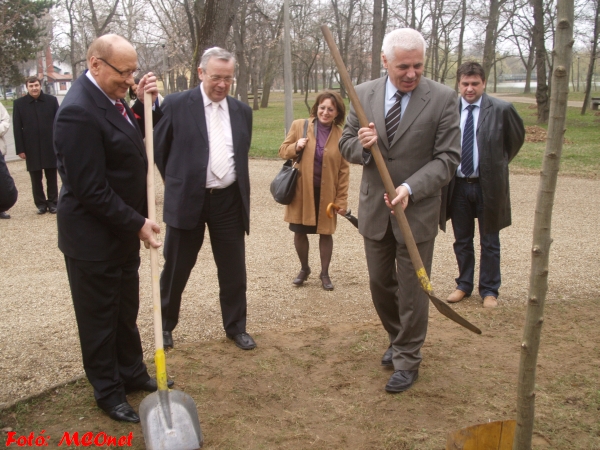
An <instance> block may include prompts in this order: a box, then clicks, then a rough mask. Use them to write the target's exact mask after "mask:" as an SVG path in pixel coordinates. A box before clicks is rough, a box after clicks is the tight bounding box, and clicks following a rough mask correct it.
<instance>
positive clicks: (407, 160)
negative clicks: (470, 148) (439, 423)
mask: <svg viewBox="0 0 600 450" xmlns="http://www.w3.org/2000/svg"><path fill="white" fill-rule="evenodd" d="M424 59H425V40H424V39H423V37H422V36H421V34H420V33H419V32H418V31H416V30H412V29H410V28H402V29H399V30H394V31H392V32H390V33H389V34H387V35H386V37H385V38H384V40H383V49H382V61H383V66H384V67H385V68H386V69H387V71H388V75H387V76H385V77H382V78H379V79H377V80H373V81H369V82H366V83H363V84H361V85H360V86H357V87H356V93H357V95H358V97H359V99H360V102H361V104H362V106H363V108H364V110H365V113H366V115H367V118H368V120H369V121H370V122H371V123H370V124H369V127H365V128H361V127H360V125H359V123H358V118H357V117H356V113H355V112H354V108H351V109H350V115H349V116H348V119H347V120H346V127H345V128H344V132H343V134H342V139H341V140H340V151H341V152H342V155H343V156H344V158H346V159H347V160H348V161H349V162H351V163H354V164H362V165H363V169H362V180H361V185H360V195H359V206H358V207H359V210H358V212H359V216H358V219H359V220H358V223H359V231H360V233H361V234H362V235H363V237H364V242H365V253H366V257H367V267H368V270H369V284H370V288H371V296H372V297H373V304H374V305H375V309H376V310H377V313H378V315H379V318H380V319H381V323H382V324H383V327H384V328H385V330H386V331H387V333H388V335H389V340H390V346H389V348H388V349H387V350H386V352H385V353H384V355H383V358H382V360H381V364H382V365H384V366H388V367H393V368H394V373H393V374H392V376H391V377H390V379H389V381H388V383H387V385H386V386H385V389H386V391H388V392H391V393H396V392H402V391H405V390H407V389H409V388H410V387H411V386H412V385H413V383H414V382H415V381H416V380H417V377H418V371H419V365H420V363H421V359H422V356H421V347H422V346H423V343H424V341H425V336H426V335H427V320H428V311H429V298H428V297H427V294H426V293H425V292H424V291H423V290H422V289H421V285H420V283H419V280H418V278H417V276H416V274H415V269H414V268H413V266H412V263H411V260H410V257H409V254H408V249H407V248H406V245H405V243H404V238H403V237H402V234H401V232H400V228H399V227H398V224H397V222H396V219H395V218H394V216H392V215H391V214H390V209H389V206H386V203H384V193H385V188H384V186H383V181H382V180H381V177H380V175H379V172H378V170H377V167H376V165H375V161H374V160H373V158H372V155H371V153H370V148H371V147H372V146H373V144H374V143H375V142H377V143H378V146H379V148H380V150H381V153H382V155H383V158H384V160H385V162H386V165H387V169H388V171H389V173H390V176H391V177H392V180H393V182H394V185H395V186H397V188H396V193H397V194H398V195H397V196H396V198H394V199H392V203H393V204H394V205H395V204H398V203H400V204H401V205H402V208H403V209H404V210H405V211H406V218H407V219H408V223H409V225H410V227H411V229H412V232H413V235H414V238H415V241H416V243H417V247H418V249H419V253H420V255H421V259H422V260H423V264H424V266H425V269H426V270H427V273H431V261H432V259H433V246H434V241H435V237H436V235H437V224H438V221H439V211H440V204H441V188H442V186H444V185H445V184H446V183H448V181H450V178H451V177H452V174H453V173H454V171H455V170H456V166H457V165H458V163H459V160H460V128H459V115H458V102H457V98H456V93H455V92H454V91H453V90H452V89H450V88H448V87H447V86H443V85H441V84H439V83H436V82H434V81H431V80H428V79H426V78H423V77H422V74H423V69H424V62H425V61H424Z"/></svg>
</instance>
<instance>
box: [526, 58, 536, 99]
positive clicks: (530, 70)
mask: <svg viewBox="0 0 600 450" xmlns="http://www.w3.org/2000/svg"><path fill="white" fill-rule="evenodd" d="M534 58H535V51H534V49H533V48H532V49H531V51H530V52H529V56H528V57H527V68H526V69H525V89H523V93H524V94H529V93H531V74H532V73H533V65H534V60H535V59H534Z"/></svg>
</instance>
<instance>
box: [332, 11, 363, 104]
mask: <svg viewBox="0 0 600 450" xmlns="http://www.w3.org/2000/svg"><path fill="white" fill-rule="evenodd" d="M357 3H358V2H357V0H348V12H347V13H346V14H343V13H342V11H340V7H339V1H338V0H331V6H333V14H334V17H335V28H336V34H337V39H338V48H339V50H340V54H341V55H342V59H343V60H344V63H345V64H346V65H348V51H349V49H350V40H351V38H352V26H351V25H352V16H353V14H354V7H355V6H356V4H357ZM340 95H341V96H342V98H346V89H345V88H344V84H343V83H340Z"/></svg>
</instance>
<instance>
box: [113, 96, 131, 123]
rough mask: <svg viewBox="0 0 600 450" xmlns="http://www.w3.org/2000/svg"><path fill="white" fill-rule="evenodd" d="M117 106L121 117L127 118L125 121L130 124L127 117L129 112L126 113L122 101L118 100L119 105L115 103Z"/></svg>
mask: <svg viewBox="0 0 600 450" xmlns="http://www.w3.org/2000/svg"><path fill="white" fill-rule="evenodd" d="M115 106H116V107H117V109H118V110H119V112H120V113H121V115H122V116H123V117H125V120H126V121H127V122H129V118H128V117H127V111H125V106H123V103H121V100H119V99H117V103H115Z"/></svg>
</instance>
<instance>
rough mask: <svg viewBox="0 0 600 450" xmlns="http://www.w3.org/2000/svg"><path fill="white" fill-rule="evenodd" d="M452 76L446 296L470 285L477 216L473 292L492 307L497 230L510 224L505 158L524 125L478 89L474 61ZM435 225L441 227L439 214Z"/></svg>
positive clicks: (457, 296) (454, 298)
mask: <svg viewBox="0 0 600 450" xmlns="http://www.w3.org/2000/svg"><path fill="white" fill-rule="evenodd" d="M457 77H458V88H459V91H460V96H461V100H460V111H461V119H460V128H461V130H462V160H461V164H460V166H458V169H457V170H456V176H455V177H454V178H453V179H452V182H451V183H450V185H449V186H448V189H447V190H446V192H447V195H448V197H447V199H446V201H447V204H448V205H449V213H448V216H449V218H450V219H452V228H453V230H454V238H455V241H454V253H455V254H456V261H457V262H458V271H459V275H458V278H456V290H455V291H454V292H453V293H452V294H450V296H449V297H448V300H447V301H448V303H457V302H460V301H461V300H462V299H463V298H465V297H468V296H470V295H471V292H472V291H473V287H474V286H473V276H474V273H475V251H474V248H473V238H474V236H475V219H477V222H478V224H479V242H480V245H481V258H480V261H479V295H480V296H481V298H482V299H483V307H484V308H495V307H496V306H497V305H498V300H497V298H498V289H499V288H500V230H501V229H502V228H504V227H507V226H509V225H510V224H511V216H510V188H509V185H508V163H510V162H511V161H512V159H513V158H514V157H515V156H516V155H517V153H518V152H519V150H520V149H521V146H522V145H523V141H524V139H525V128H524V127H523V120H521V117H519V114H518V113H517V111H516V110H515V108H514V107H513V106H512V105H511V104H510V103H508V102H505V101H504V100H500V99H497V98H494V97H490V96H489V95H487V94H486V93H485V92H484V91H485V72H484V70H483V67H481V65H480V64H478V63H476V62H467V63H464V64H462V65H461V66H460V67H459V68H458V73H457ZM442 214H444V211H442ZM441 225H442V228H444V226H445V220H442V224H441Z"/></svg>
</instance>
